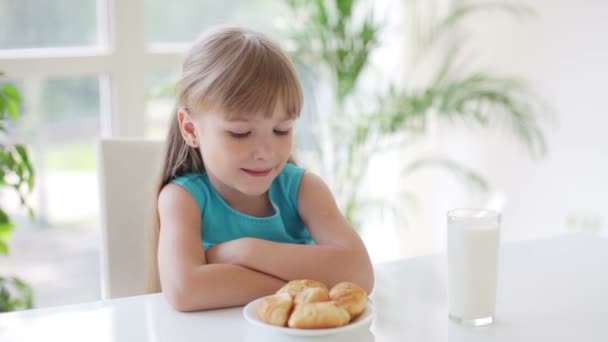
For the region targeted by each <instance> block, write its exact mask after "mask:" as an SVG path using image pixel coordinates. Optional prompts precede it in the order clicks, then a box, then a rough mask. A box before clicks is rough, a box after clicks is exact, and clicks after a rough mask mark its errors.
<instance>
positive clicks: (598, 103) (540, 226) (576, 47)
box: [432, 0, 608, 249]
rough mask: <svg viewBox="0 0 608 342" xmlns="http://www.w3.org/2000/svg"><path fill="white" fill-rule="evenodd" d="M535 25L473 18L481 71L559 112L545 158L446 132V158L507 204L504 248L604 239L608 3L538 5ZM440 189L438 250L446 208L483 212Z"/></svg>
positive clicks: (546, 0)
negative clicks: (557, 238) (571, 238)
mask: <svg viewBox="0 0 608 342" xmlns="http://www.w3.org/2000/svg"><path fill="white" fill-rule="evenodd" d="M527 3H528V5H529V6H531V7H533V8H534V9H535V10H536V12H537V15H536V16H535V17H529V18H525V19H513V17H509V16H508V15H505V14H498V13H492V14H485V15H477V16H476V17H475V18H472V19H474V20H473V21H472V22H471V23H470V27H471V28H472V29H473V30H474V32H475V34H476V35H478V38H479V40H478V42H479V43H478V44H477V46H476V50H477V51H478V52H479V54H478V59H479V60H478V62H479V65H486V66H488V67H489V68H490V70H493V71H497V72H501V73H505V74H511V75H519V76H521V77H524V78H526V79H528V80H530V81H531V82H532V84H534V85H535V87H536V89H537V90H538V92H539V93H540V94H541V95H543V96H544V98H545V99H546V100H547V102H548V103H549V104H550V105H551V106H552V107H553V108H554V109H555V112H556V114H557V124H556V125H552V126H551V125H549V126H547V127H546V129H545V132H546V134H547V138H548V147H549V153H548V155H547V156H546V158H544V159H542V160H537V161H532V160H531V159H530V158H529V157H528V156H527V155H526V153H525V150H524V149H523V148H522V147H521V145H518V144H516V143H514V142H513V141H514V140H513V139H508V136H507V135H506V134H504V133H498V132H492V133H491V134H490V133H487V134H486V133H484V134H477V133H475V134H473V133H471V131H464V130H462V131H458V132H454V130H453V129H451V130H449V131H448V130H447V129H446V128H445V127H442V128H441V130H440V132H441V133H440V134H439V136H440V138H439V146H440V149H441V150H442V151H443V152H444V153H447V154H449V155H450V156H452V157H455V158H457V159H460V160H464V161H467V163H468V164H469V165H471V166H475V167H476V169H477V170H479V171H480V172H481V173H482V174H484V175H485V176H486V177H487V179H488V180H489V181H490V183H491V185H493V186H494V187H495V189H498V190H501V189H502V191H503V192H504V194H505V199H506V202H505V207H504V209H503V232H502V233H503V234H502V238H503V241H512V240H521V239H532V238H539V237H546V236H551V235H557V234H563V233H567V232H570V231H573V230H592V231H596V232H598V233H600V234H602V235H604V236H608V180H606V178H607V177H608V134H607V133H608V110H607V109H606V107H607V106H606V102H607V101H606V100H607V99H608V85H607V83H608V38H607V33H608V21H606V20H605V18H606V17H607V16H608V2H607V1H603V0H586V1H567V0H537V1H530V2H527ZM440 182H441V183H440V184H439V185H437V186H436V187H435V193H436V194H438V195H439V196H438V197H437V196H436V197H437V198H435V200H436V202H435V203H434V206H433V209H432V211H433V214H432V215H433V216H432V217H434V218H436V220H435V221H434V222H433V229H434V232H435V236H434V239H433V246H434V249H441V248H442V246H443V243H444V241H445V240H444V239H445V237H444V235H445V234H444V233H443V230H444V229H445V224H444V221H445V219H444V217H445V216H444V213H445V210H447V209H448V208H449V207H453V206H459V205H462V204H464V205H481V204H482V202H483V201H480V200H479V199H471V198H467V197H466V196H465V195H464V194H463V191H462V187H458V186H456V185H454V184H453V182H451V181H450V180H449V179H447V180H440Z"/></svg>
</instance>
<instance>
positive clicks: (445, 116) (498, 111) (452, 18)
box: [287, 0, 547, 228]
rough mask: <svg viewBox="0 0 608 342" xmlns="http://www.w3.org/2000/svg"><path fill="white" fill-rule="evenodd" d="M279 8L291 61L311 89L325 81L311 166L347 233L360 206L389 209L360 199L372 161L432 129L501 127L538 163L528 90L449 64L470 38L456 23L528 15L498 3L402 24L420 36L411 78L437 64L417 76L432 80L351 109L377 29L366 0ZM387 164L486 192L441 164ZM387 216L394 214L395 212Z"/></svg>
mask: <svg viewBox="0 0 608 342" xmlns="http://www.w3.org/2000/svg"><path fill="white" fill-rule="evenodd" d="M412 3H415V6H418V7H421V6H422V7H424V6H426V7H429V8H431V10H432V7H433V5H434V4H433V1H423V2H416V1H414V2H408V4H412ZM287 4H288V6H289V8H290V9H291V10H292V11H291V12H292V13H291V16H290V17H289V18H290V20H289V25H290V43H292V44H291V45H292V46H294V47H295V48H294V49H293V51H292V56H293V58H294V60H295V61H296V64H298V65H299V67H300V68H301V69H304V70H306V71H307V72H308V73H312V74H313V75H315V77H316V78H317V80H315V83H319V81H318V79H321V78H322V79H324V80H325V81H328V82H329V83H330V84H331V88H332V90H333V93H334V102H335V105H334V106H333V109H332V110H331V111H330V112H328V113H325V116H321V117H319V120H317V123H318V124H319V126H320V127H318V131H317V132H318V134H319V135H318V144H317V146H316V147H317V152H318V155H319V159H320V160H321V162H317V164H321V165H323V166H324V167H323V168H322V171H321V172H322V173H323V174H324V177H325V178H326V179H328V180H329V183H330V187H331V188H332V189H333V190H334V192H336V196H337V199H338V202H339V204H340V206H341V208H342V210H343V212H344V213H345V215H346V216H347V218H348V219H349V220H350V221H351V222H352V223H353V225H354V226H355V228H358V227H359V225H360V221H361V220H362V219H363V217H362V216H363V215H365V213H364V210H362V209H364V208H365V207H369V206H370V204H380V205H381V206H383V207H385V208H386V207H390V206H391V204H390V203H386V202H382V203H377V202H376V201H371V200H369V199H368V198H367V197H366V195H365V193H363V192H364V191H362V187H361V185H362V183H363V181H364V180H365V177H366V175H367V171H368V168H369V159H370V157H371V156H372V154H373V153H374V152H375V151H378V150H379V149H381V148H386V147H387V146H389V147H390V146H392V147H393V148H397V149H403V148H404V146H405V145H404V142H407V144H408V145H411V144H412V143H413V142H415V141H416V140H419V139H421V138H423V137H424V136H425V135H426V134H427V133H428V130H429V127H428V126H429V121H431V120H446V121H449V122H456V121H460V122H464V123H468V124H472V125H470V126H472V127H475V128H481V129H486V128H489V127H492V124H493V123H495V122H497V121H500V122H509V123H510V125H508V126H507V130H508V131H509V132H511V133H512V135H513V137H515V138H516V139H517V140H518V141H520V142H521V143H523V144H524V145H525V146H526V147H527V148H528V150H529V151H530V153H531V154H533V155H535V156H536V155H539V156H542V155H544V154H545V152H546V144H545V138H544V135H543V133H542V129H541V124H540V122H541V120H540V118H541V116H542V115H543V114H545V113H546V112H547V111H545V109H547V108H546V106H544V104H543V102H542V101H541V99H540V98H539V97H538V96H536V95H535V94H534V93H533V92H532V91H531V90H530V88H529V86H528V85H527V84H526V82H524V81H523V80H520V79H518V78H516V77H502V76H497V75H494V74H491V73H488V72H482V71H476V70H473V71H466V69H463V68H461V67H462V63H460V64H458V63H457V62H462V59H463V58H462V54H461V52H462V50H464V47H465V46H466V39H469V38H470V36H466V35H460V36H459V35H455V34H454V32H455V30H457V29H458V25H459V23H461V22H463V21H464V20H465V19H466V18H467V17H469V16H470V15H471V14H473V13H476V12H479V11H484V10H489V9H493V10H494V9H498V10H503V11H507V12H509V13H515V14H527V13H529V12H530V10H529V9H527V8H524V7H521V6H519V7H518V6H514V5H505V4H499V3H498V4H497V3H477V4H461V3H460V2H456V5H455V6H452V7H451V8H449V10H448V11H447V14H446V15H444V16H442V17H439V18H437V19H436V20H434V21H433V20H431V21H427V22H426V26H425V27H414V25H417V24H419V22H420V21H416V20H410V22H409V28H410V31H412V32H417V33H419V37H414V38H419V39H411V40H410V44H411V48H412V49H414V50H415V51H414V52H415V54H414V55H415V57H416V58H413V64H414V65H413V66H412V67H411V68H410V70H416V69H417V63H420V62H421V61H422V62H424V61H426V60H428V59H429V57H433V58H434V59H435V60H436V59H437V58H439V60H440V62H439V63H437V65H438V67H435V68H430V70H429V68H424V70H425V72H427V73H428V75H430V76H431V77H426V78H427V79H428V80H429V81H427V82H423V83H422V84H418V85H416V86H411V85H406V86H396V85H392V84H391V85H389V86H388V87H385V88H384V89H380V90H378V91H377V93H375V94H372V96H370V94H369V93H366V94H363V95H365V96H367V97H368V98H371V99H372V101H366V103H364V104H362V103H361V102H360V101H358V100H359V97H361V95H362V94H361V92H358V85H359V84H358V81H359V80H360V78H361V75H362V72H363V71H364V70H365V68H366V67H368V66H369V64H370V55H371V54H372V52H374V50H375V49H377V48H378V47H379V45H380V41H379V37H380V33H381V32H382V30H383V26H382V24H380V23H379V21H378V20H377V19H376V18H375V17H374V11H373V5H374V4H373V1H367V0H317V1H298V0H287ZM361 6H363V7H365V6H367V7H366V8H365V9H364V10H363V11H361V13H365V14H366V15H364V16H363V17H361V16H355V15H353V13H354V11H355V9H361ZM427 9H428V8H427ZM410 10H411V8H410ZM412 12H413V11H410V13H412ZM409 19H412V18H409ZM431 55H432V56H431ZM428 75H427V76H428ZM324 109H326V108H324ZM320 111H322V110H320ZM501 120H502V121H501ZM404 160H405V158H404ZM395 164H396V165H399V166H398V167H401V168H402V170H403V174H404V175H406V176H407V175H408V174H411V173H413V172H415V171H417V170H419V169H422V168H424V167H427V166H432V167H440V168H444V169H447V170H449V171H451V172H452V173H453V174H455V175H456V176H459V177H462V178H463V179H465V180H466V181H467V182H469V183H471V184H474V185H476V186H477V188H478V189H480V190H482V191H485V190H487V189H488V184H487V182H486V181H485V179H484V178H483V177H482V176H481V175H480V174H478V173H477V172H476V171H475V170H472V169H471V168H469V167H467V166H466V165H463V164H462V163H459V162H457V161H453V160H450V159H446V158H445V157H441V156H433V155H429V156H424V157H420V158H418V159H416V160H413V161H411V160H410V161H407V162H403V160H398V161H396V162H395ZM406 195H407V196H408V197H411V195H412V194H406ZM394 212H396V213H399V212H402V210H400V209H399V206H397V205H396V206H394ZM397 216H399V214H397Z"/></svg>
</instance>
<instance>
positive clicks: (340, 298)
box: [329, 282, 367, 319]
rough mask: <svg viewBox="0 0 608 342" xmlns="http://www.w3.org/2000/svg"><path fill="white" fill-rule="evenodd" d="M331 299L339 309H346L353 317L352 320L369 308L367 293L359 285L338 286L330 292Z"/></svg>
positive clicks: (340, 284)
mask: <svg viewBox="0 0 608 342" xmlns="http://www.w3.org/2000/svg"><path fill="white" fill-rule="evenodd" d="M329 298H330V299H331V300H332V301H334V302H335V303H336V305H337V306H338V307H341V308H344V309H345V310H346V311H348V313H349V314H350V316H351V319H354V318H356V317H357V316H359V315H360V314H361V313H362V312H363V311H364V310H365V307H366V306H367V292H365V290H364V289H362V288H361V287H360V286H359V285H357V284H355V283H351V282H342V283H339V284H336V285H335V286H334V287H332V289H331V291H329Z"/></svg>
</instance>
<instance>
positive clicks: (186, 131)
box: [177, 108, 199, 147]
mask: <svg viewBox="0 0 608 342" xmlns="http://www.w3.org/2000/svg"><path fill="white" fill-rule="evenodd" d="M177 121H178V123H179V130H180V131H181V133H182V137H183V138H184V141H185V142H186V144H187V145H188V146H191V147H198V145H199V141H198V131H197V130H196V126H195V125H194V120H192V116H191V115H190V113H188V111H187V110H186V109H185V108H180V109H179V110H178V111H177Z"/></svg>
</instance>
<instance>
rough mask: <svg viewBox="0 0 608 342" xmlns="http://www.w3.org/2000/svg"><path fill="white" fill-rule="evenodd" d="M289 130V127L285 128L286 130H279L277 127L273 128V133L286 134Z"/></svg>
mask: <svg viewBox="0 0 608 342" xmlns="http://www.w3.org/2000/svg"><path fill="white" fill-rule="evenodd" d="M290 131H291V129H287V130H284V131H283V130H279V129H275V130H273V132H274V134H276V135H287V134H289V132H290Z"/></svg>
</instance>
